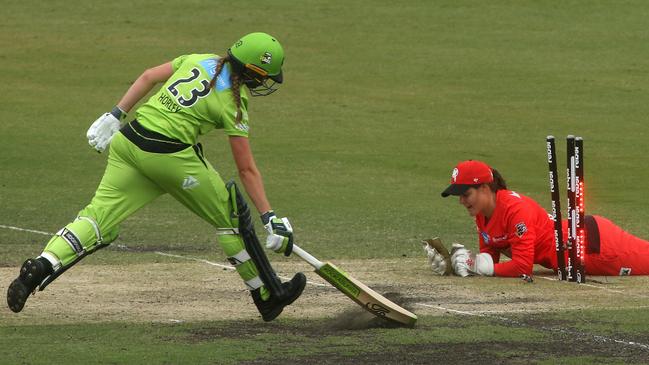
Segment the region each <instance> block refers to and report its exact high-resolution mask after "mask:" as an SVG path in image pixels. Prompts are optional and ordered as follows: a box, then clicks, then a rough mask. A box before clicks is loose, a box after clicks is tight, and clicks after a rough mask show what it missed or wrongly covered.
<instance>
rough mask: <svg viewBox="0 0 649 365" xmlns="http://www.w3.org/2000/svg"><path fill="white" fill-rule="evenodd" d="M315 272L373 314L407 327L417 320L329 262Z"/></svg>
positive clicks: (415, 316) (408, 312) (411, 314)
mask: <svg viewBox="0 0 649 365" xmlns="http://www.w3.org/2000/svg"><path fill="white" fill-rule="evenodd" d="M315 272H316V273H317V274H318V275H320V276H321V277H322V278H323V279H325V280H326V281H328V282H329V283H330V284H331V285H333V286H334V287H336V288H337V289H338V290H340V291H341V292H343V293H344V294H345V295H347V296H348V297H349V298H351V299H352V300H353V301H355V302H356V303H358V304H359V305H360V306H361V307H363V308H365V309H366V310H367V311H368V312H370V313H372V314H374V315H375V316H378V317H382V318H386V319H389V320H392V321H395V322H399V323H402V324H404V325H406V326H409V327H413V326H414V325H415V323H416V322H417V315H415V314H414V313H412V312H410V311H408V310H406V309H404V308H402V307H400V306H398V305H397V304H395V303H394V302H392V301H390V300H389V299H387V298H386V297H384V296H382V295H381V294H379V293H377V292H375V291H374V290H372V289H371V288H370V287H368V286H367V285H365V284H363V283H362V282H360V281H359V280H357V279H355V278H353V277H352V276H350V275H349V274H347V273H346V272H344V271H343V270H341V269H340V268H338V267H337V266H335V265H334V264H332V263H330V262H325V263H324V265H322V267H320V268H319V269H316V270H315Z"/></svg>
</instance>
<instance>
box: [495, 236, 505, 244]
mask: <svg viewBox="0 0 649 365" xmlns="http://www.w3.org/2000/svg"><path fill="white" fill-rule="evenodd" d="M506 239H507V234H504V235H502V236H498V237H494V238H493V241H494V243H495V242H500V241H504V240H506Z"/></svg>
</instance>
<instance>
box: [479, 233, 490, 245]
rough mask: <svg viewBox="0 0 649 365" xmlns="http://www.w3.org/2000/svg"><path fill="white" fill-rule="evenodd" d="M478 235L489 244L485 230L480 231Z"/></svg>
mask: <svg viewBox="0 0 649 365" xmlns="http://www.w3.org/2000/svg"><path fill="white" fill-rule="evenodd" d="M480 235H481V236H482V240H483V241H484V243H485V244H487V245H488V244H489V235H488V234H487V232H480Z"/></svg>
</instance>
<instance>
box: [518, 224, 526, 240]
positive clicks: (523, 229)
mask: <svg viewBox="0 0 649 365" xmlns="http://www.w3.org/2000/svg"><path fill="white" fill-rule="evenodd" d="M525 232H527V226H526V225H525V222H520V223H517V224H516V235H517V236H518V237H519V238H520V237H523V235H524V234H525Z"/></svg>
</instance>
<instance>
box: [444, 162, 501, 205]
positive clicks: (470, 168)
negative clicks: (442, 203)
mask: <svg viewBox="0 0 649 365" xmlns="http://www.w3.org/2000/svg"><path fill="white" fill-rule="evenodd" d="M493 181H494V174H493V173H492V172H491V167H489V165H487V164H486V163H484V162H482V161H477V160H468V161H462V162H460V163H459V164H457V166H455V168H454V169H453V173H452V174H451V185H449V186H448V188H446V190H444V191H443V192H442V197H444V198H446V197H447V196H449V195H462V194H464V192H465V191H467V190H468V189H469V188H470V187H472V186H475V185H480V184H489V183H491V182H493Z"/></svg>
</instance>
